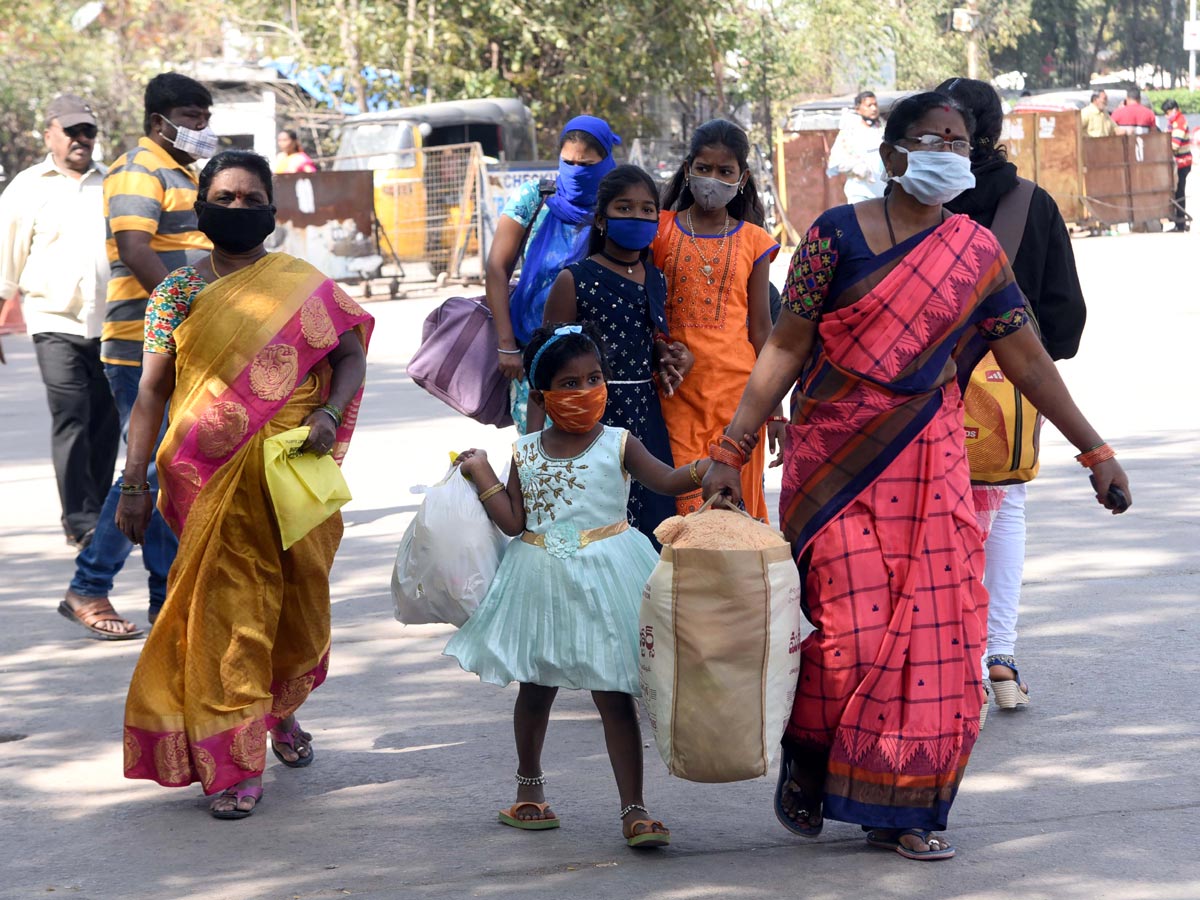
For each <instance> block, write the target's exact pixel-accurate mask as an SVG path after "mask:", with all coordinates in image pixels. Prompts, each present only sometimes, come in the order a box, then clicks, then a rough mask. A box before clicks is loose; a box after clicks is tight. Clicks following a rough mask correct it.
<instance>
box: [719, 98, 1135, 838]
mask: <svg viewBox="0 0 1200 900" xmlns="http://www.w3.org/2000/svg"><path fill="white" fill-rule="evenodd" d="M968 118H969V115H968V114H967V113H965V112H964V111H963V110H962V109H961V108H959V107H958V105H957V104H956V103H955V102H954V101H953V100H951V99H949V98H947V97H945V96H942V95H940V94H930V93H927V94H918V95H916V96H914V97H910V98H908V99H906V100H904V101H903V102H901V103H900V104H898V105H897V106H896V107H895V109H894V110H893V112H892V115H891V117H890V118H889V119H888V124H887V129H886V131H885V133H884V144H883V145H882V147H881V148H880V154H881V156H882V158H883V162H884V165H885V168H886V170H887V172H888V174H889V176H890V179H891V185H890V188H889V191H888V195H887V196H886V197H885V198H883V199H880V200H870V201H865V202H863V203H859V204H857V205H855V206H843V207H838V208H836V209H833V210H830V211H828V212H827V213H825V214H823V215H822V216H821V217H820V218H819V219H818V220H817V222H816V223H815V224H814V225H813V227H812V229H811V230H810V231H809V232H808V235H807V236H806V238H805V240H804V241H803V242H802V244H801V246H800V248H799V249H798V250H797V252H796V255H795V257H794V259H793V261H792V268H791V271H790V273H789V276H788V283H787V286H786V288H785V291H784V305H785V310H784V313H783V315H782V317H781V318H780V321H779V323H778V324H777V325H776V327H775V329H774V331H773V333H772V334H771V337H770V338H769V340H768V341H767V344H766V346H765V347H764V349H763V352H762V353H761V354H760V356H759V359H758V362H757V364H756V365H755V367H754V372H753V374H752V375H751V378H750V382H749V384H748V386H747V388H746V391H745V393H744V394H743V397H742V401H741V404H740V406H739V407H738V410H737V413H736V414H735V416H734V419H733V421H732V423H731V424H730V426H729V428H728V430H727V434H729V435H733V436H738V437H741V436H743V435H753V434H756V433H757V432H758V429H759V428H761V427H762V424H763V422H764V421H765V420H766V418H767V416H768V415H770V413H771V411H772V410H773V409H774V408H775V406H776V404H778V403H779V401H780V400H782V399H783V398H784V397H785V396H786V395H787V394H788V392H789V391H791V390H792V389H793V387H795V386H796V382H797V378H799V379H800V383H799V392H798V394H797V396H796V397H795V403H794V411H793V416H792V421H791V424H790V425H789V427H788V436H787V444H786V449H785V452H784V457H783V465H784V477H783V496H782V499H781V506H780V519H781V521H782V522H783V524H784V530H785V533H786V534H787V536H788V538H789V540H790V541H791V542H792V547H793V551H794V553H795V556H796V562H797V565H798V566H799V567H800V571H801V577H802V581H803V584H804V608H805V611H806V614H807V615H808V617H809V619H810V621H811V622H812V623H813V625H814V626H815V628H816V630H815V631H814V632H813V633H812V634H811V635H810V636H809V637H808V638H806V639H805V641H804V644H803V647H802V650H801V665H800V674H799V682H798V685H797V691H796V699H795V704H794V707H793V711H792V716H791V721H790V722H789V724H788V728H787V732H786V734H785V736H784V754H783V762H782V764H781V768H780V776H779V783H778V786H777V790H776V798H775V808H776V814H777V816H778V817H779V819H780V821H781V823H782V824H783V825H784V826H785V827H786V828H788V829H789V830H791V831H793V832H794V833H796V834H800V835H803V836H806V837H813V836H816V835H817V834H819V833H820V831H821V828H822V826H823V823H824V819H826V818H830V819H837V820H840V821H844V822H852V823H855V824H858V825H861V826H862V827H863V828H864V829H865V830H867V832H868V834H867V840H868V843H870V844H871V845H872V846H875V847H880V848H884V849H889V850H894V851H896V852H898V853H900V854H901V855H902V856H905V857H907V858H910V859H918V860H936V859H947V858H949V857H951V856H953V855H954V852H955V849H954V847H953V846H952V845H951V844H950V843H948V842H947V841H945V840H944V839H942V838H940V837H935V836H934V835H933V832H936V831H942V830H944V829H945V828H946V824H947V819H948V816H949V811H950V807H951V804H952V803H953V801H954V797H955V794H956V792H957V789H958V786H959V783H960V782H961V780H962V777H963V772H964V770H965V768H966V765H967V761H968V759H969V758H970V755H971V750H972V748H973V746H974V744H975V741H976V739H977V737H978V736H979V713H980V709H981V707H982V704H983V702H984V694H983V689H982V685H981V674H980V668H979V658H980V652H981V649H982V642H983V640H984V637H985V635H986V623H987V592H986V591H985V590H984V588H983V586H982V584H981V581H980V576H981V574H982V571H983V549H982V545H981V543H980V535H979V529H978V525H977V524H976V519H975V514H974V509H973V507H972V503H971V484H970V472H969V468H968V464H967V459H966V453H965V450H964V445H963V414H962V400H961V392H960V384H959V379H960V378H964V377H966V376H967V375H968V374H969V373H970V372H971V370H972V368H973V367H974V364H975V362H976V361H977V360H978V359H979V358H980V357H981V356H982V353H983V350H984V347H985V344H986V345H987V346H990V348H991V349H992V350H993V352H994V353H995V356H996V359H997V361H998V362H999V364H1000V366H1001V368H1002V369H1003V370H1004V372H1005V374H1006V375H1007V376H1008V377H1009V378H1010V379H1011V381H1012V382H1013V383H1014V384H1016V385H1017V387H1018V388H1020V390H1021V391H1022V392H1024V393H1025V394H1027V396H1029V398H1030V399H1031V400H1032V401H1033V403H1034V404H1035V405H1036V406H1037V407H1038V409H1040V410H1041V411H1042V412H1043V413H1044V414H1045V415H1046V417H1047V418H1048V419H1049V420H1050V421H1051V422H1053V423H1054V424H1055V425H1056V426H1057V427H1058V428H1059V430H1060V431H1061V432H1062V433H1063V434H1064V435H1065V436H1066V437H1067V439H1068V440H1070V441H1071V443H1073V444H1074V445H1075V446H1076V447H1078V448H1079V450H1080V451H1081V452H1080V455H1079V457H1078V459H1079V460H1080V462H1081V463H1082V464H1083V465H1084V466H1086V467H1088V468H1090V469H1091V474H1092V480H1093V484H1094V486H1095V491H1096V499H1097V500H1098V501H1099V502H1100V503H1102V504H1104V505H1105V506H1106V507H1108V508H1109V509H1112V510H1113V512H1123V511H1124V509H1125V507H1126V506H1127V505H1128V502H1129V499H1128V498H1129V495H1130V492H1129V483H1128V480H1127V479H1126V476H1125V473H1124V472H1123V471H1122V469H1121V467H1120V465H1119V464H1118V463H1117V462H1116V461H1115V460H1114V459H1113V458H1112V457H1113V455H1114V454H1113V453H1112V451H1111V449H1109V447H1108V445H1107V444H1105V443H1104V442H1103V441H1102V440H1101V438H1100V437H1099V435H1097V434H1096V431H1095V430H1094V429H1093V428H1092V426H1091V425H1089V424H1088V422H1087V420H1086V419H1085V418H1084V417H1083V415H1082V414H1081V413H1080V412H1079V410H1078V408H1077V407H1076V406H1075V404H1074V402H1073V401H1072V400H1071V397H1070V395H1069V393H1068V392H1067V389H1066V387H1065V386H1064V385H1063V383H1062V380H1061V379H1060V378H1059V376H1058V373H1057V371H1056V370H1055V368H1054V365H1053V363H1052V362H1051V361H1050V358H1049V357H1048V356H1047V355H1046V353H1045V351H1044V350H1043V349H1042V346H1041V343H1040V342H1039V341H1038V339H1037V338H1036V337H1035V336H1034V334H1033V332H1032V330H1031V329H1027V328H1025V327H1024V326H1025V324H1026V321H1027V320H1026V312H1025V304H1024V298H1023V297H1022V296H1021V293H1020V291H1019V290H1018V289H1017V287H1016V285H1015V283H1014V281H1013V275H1012V270H1011V269H1010V268H1009V265H1008V261H1007V260H1006V259H1005V257H1004V253H1003V251H1002V250H1001V249H1000V247H999V245H998V244H997V242H996V239H995V238H994V237H993V236H992V234H991V232H989V231H988V230H987V229H985V228H983V227H981V226H979V225H976V224H975V223H973V222H972V221H971V220H970V219H969V218H967V217H966V216H952V215H949V214H948V213H946V212H945V211H944V210H943V209H942V204H943V203H945V202H948V201H949V200H950V199H952V198H953V197H954V196H956V195H957V194H958V193H960V192H961V191H963V190H965V189H967V188H969V187H970V186H971V183H973V178H974V176H972V175H971V170H970V162H969V160H968V155H969V153H970V144H969V140H968V138H969V135H970V134H971V128H970V122H969V121H967V120H968ZM721 449H722V452H720V453H714V456H721V457H722V459H725V460H726V461H729V460H730V454H729V452H728V448H727V447H723V448H721ZM733 461H734V462H736V460H733ZM739 487H740V481H739V479H738V473H737V471H736V469H735V468H734V467H732V466H730V465H727V464H714V465H713V466H712V468H711V469H710V470H709V474H708V475H707V476H706V478H705V479H704V492H705V494H706V495H711V494H713V493H716V492H722V491H723V492H726V493H729V494H732V495H733V496H735V497H736V496H737V495H738V493H739Z"/></svg>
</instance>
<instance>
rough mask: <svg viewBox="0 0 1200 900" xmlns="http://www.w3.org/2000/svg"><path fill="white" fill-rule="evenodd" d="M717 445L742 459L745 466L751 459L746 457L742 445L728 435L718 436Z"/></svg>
mask: <svg viewBox="0 0 1200 900" xmlns="http://www.w3.org/2000/svg"><path fill="white" fill-rule="evenodd" d="M717 444H718V445H719V446H721V447H723V448H724V449H726V450H728V451H729V452H730V453H733V454H736V455H737V457H738V459H740V460H741V461H742V463H743V464H745V462H746V460H747V459H748V458H749V457H747V456H746V451H745V450H743V449H742V445H741V444H739V443H738V442H737V441H735V440H734V439H733V438H731V437H730V436H729V435H727V434H721V435H718V436H717Z"/></svg>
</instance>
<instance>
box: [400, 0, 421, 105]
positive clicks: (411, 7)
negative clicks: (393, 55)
mask: <svg viewBox="0 0 1200 900" xmlns="http://www.w3.org/2000/svg"><path fill="white" fill-rule="evenodd" d="M404 25H405V27H404V62H403V63H402V64H401V68H400V82H401V84H403V85H404V94H405V96H411V95H412V89H413V83H412V70H413V54H414V53H415V52H416V43H417V0H408V11H407V13H406V14H405V17H404Z"/></svg>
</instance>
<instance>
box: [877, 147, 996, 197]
mask: <svg viewBox="0 0 1200 900" xmlns="http://www.w3.org/2000/svg"><path fill="white" fill-rule="evenodd" d="M892 146H893V147H895V149H897V150H899V151H900V152H901V153H903V154H904V155H905V156H907V157H908V168H907V169H906V170H905V172H904V174H903V175H893V176H892V179H891V180H892V181H895V182H897V183H898V184H899V185H900V186H901V187H902V188H904V192H905V193H906V194H908V195H909V196H910V197H912V198H913V199H914V200H916V201H917V202H919V203H924V204H925V205H926V206H941V205H942V204H943V203H949V202H950V201H951V200H953V199H954V198H955V197H957V196H958V195H959V194H961V193H962V192H963V191H969V190H970V189H971V188H973V187H975V174H974V173H973V172H972V171H971V160H970V159H969V158H967V157H965V156H959V155H958V154H957V153H948V152H946V151H943V150H913V151H912V152H909V151H908V150H906V149H904V148H903V147H896V146H895V145H894V144H893V145H892Z"/></svg>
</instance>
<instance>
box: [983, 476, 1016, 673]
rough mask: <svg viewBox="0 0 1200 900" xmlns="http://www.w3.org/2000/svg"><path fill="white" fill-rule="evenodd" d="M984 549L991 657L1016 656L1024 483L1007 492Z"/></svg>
mask: <svg viewBox="0 0 1200 900" xmlns="http://www.w3.org/2000/svg"><path fill="white" fill-rule="evenodd" d="M983 548H984V553H985V561H984V571H983V585H984V587H986V588H987V590H988V595H989V599H988V640H987V655H988V656H995V655H997V654H999V655H1001V656H1012V655H1013V652H1014V650H1015V648H1016V644H1017V612H1018V607H1019V606H1020V602H1021V575H1022V573H1023V572H1024V570H1025V485H1024V484H1014V485H1012V486H1011V487H1009V488H1008V489H1007V490H1006V491H1005V492H1004V502H1003V503H1002V504H1001V505H1000V511H999V512H998V513H996V520H995V522H993V523H992V530H991V532H990V533H989V534H988V538H987V541H986V543H984V545H983Z"/></svg>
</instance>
